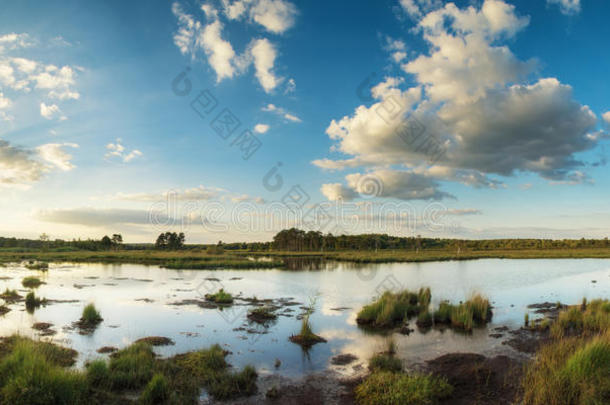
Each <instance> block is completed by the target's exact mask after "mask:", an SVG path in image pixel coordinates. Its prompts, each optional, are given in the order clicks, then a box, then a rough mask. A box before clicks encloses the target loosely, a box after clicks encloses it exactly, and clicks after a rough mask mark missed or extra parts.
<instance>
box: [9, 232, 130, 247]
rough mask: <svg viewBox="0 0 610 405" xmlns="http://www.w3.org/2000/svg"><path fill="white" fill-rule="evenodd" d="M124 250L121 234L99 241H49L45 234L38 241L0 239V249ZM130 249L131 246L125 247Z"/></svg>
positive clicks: (105, 237) (106, 236)
mask: <svg viewBox="0 0 610 405" xmlns="http://www.w3.org/2000/svg"><path fill="white" fill-rule="evenodd" d="M122 248H124V246H123V236H122V235H121V234H113V235H112V237H109V236H108V235H105V236H104V237H102V238H101V239H84V240H83V239H73V240H63V239H55V240H51V239H50V238H49V236H48V235H47V234H45V233H43V234H42V235H40V238H39V239H18V238H4V237H0V249H18V250H27V249H44V250H49V249H50V250H55V251H57V250H59V251H61V250H66V251H69V250H92V251H96V250H112V249H114V250H118V249H122ZM125 248H128V249H131V248H132V246H129V247H128V246H125Z"/></svg>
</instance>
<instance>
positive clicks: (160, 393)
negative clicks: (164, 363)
mask: <svg viewBox="0 0 610 405" xmlns="http://www.w3.org/2000/svg"><path fill="white" fill-rule="evenodd" d="M169 396H170V388H169V383H168V382H167V379H166V378H165V376H164V375H163V374H155V375H154V376H153V378H152V379H151V380H150V381H149V382H148V384H146V387H145V388H144V391H143V392H142V395H140V398H139V402H140V403H142V404H150V405H153V404H163V403H165V402H166V401H167V400H168V399H169Z"/></svg>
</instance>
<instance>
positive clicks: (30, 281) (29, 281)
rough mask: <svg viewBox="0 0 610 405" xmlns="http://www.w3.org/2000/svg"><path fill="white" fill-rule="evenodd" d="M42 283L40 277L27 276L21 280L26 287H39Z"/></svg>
mask: <svg viewBox="0 0 610 405" xmlns="http://www.w3.org/2000/svg"><path fill="white" fill-rule="evenodd" d="M41 284H42V281H40V279H39V278H38V277H25V278H24V279H23V280H21V285H23V286H24V287H25V288H38V287H40V285H41Z"/></svg>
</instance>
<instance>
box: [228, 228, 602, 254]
mask: <svg viewBox="0 0 610 405" xmlns="http://www.w3.org/2000/svg"><path fill="white" fill-rule="evenodd" d="M607 247H610V244H609V242H608V238H604V239H585V238H582V239H563V240H552V239H488V240H463V239H442V238H422V237H421V236H414V237H400V236H390V235H386V234H362V235H332V234H330V233H329V234H322V233H321V232H316V231H308V232H306V231H303V230H300V229H296V228H291V229H285V230H283V231H280V232H278V233H277V234H276V235H275V236H274V237H273V242H272V243H271V248H273V249H274V250H289V251H324V250H377V249H409V250H418V249H471V250H497V249H576V248H607ZM228 248H229V247H228V246H227V245H225V249H228Z"/></svg>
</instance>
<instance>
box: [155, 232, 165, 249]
mask: <svg viewBox="0 0 610 405" xmlns="http://www.w3.org/2000/svg"><path fill="white" fill-rule="evenodd" d="M165 246H166V241H165V234H164V233H162V234H160V235H159V236H158V237H157V241H156V242H155V247H156V248H157V249H164V248H165Z"/></svg>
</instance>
